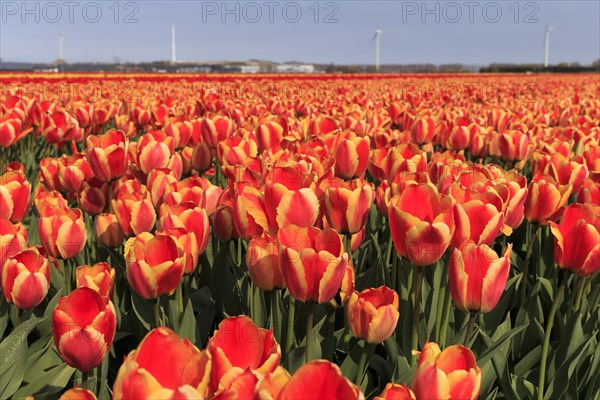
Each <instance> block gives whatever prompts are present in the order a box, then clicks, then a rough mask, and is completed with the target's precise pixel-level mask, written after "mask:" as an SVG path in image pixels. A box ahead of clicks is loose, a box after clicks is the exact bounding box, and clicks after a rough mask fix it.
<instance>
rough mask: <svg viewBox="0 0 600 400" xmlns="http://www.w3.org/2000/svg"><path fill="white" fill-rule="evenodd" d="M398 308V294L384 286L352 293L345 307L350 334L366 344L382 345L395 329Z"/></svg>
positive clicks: (398, 314)
mask: <svg viewBox="0 0 600 400" xmlns="http://www.w3.org/2000/svg"><path fill="white" fill-rule="evenodd" d="M398 306H399V300H398V294H397V293H396V292H395V291H394V290H392V289H390V288H388V287H385V286H381V287H379V288H377V289H366V290H363V291H362V292H360V293H359V292H354V293H353V294H352V295H351V296H350V299H349V300H348V304H347V305H346V315H347V318H348V325H349V326H350V329H351V330H352V334H353V335H354V336H356V337H357V338H360V339H364V340H365V341H366V342H367V343H371V344H379V343H382V342H383V341H384V340H386V339H387V338H389V337H390V336H391V335H392V333H394V329H396V324H397V323H398V317H399V316H400V313H399V311H398Z"/></svg>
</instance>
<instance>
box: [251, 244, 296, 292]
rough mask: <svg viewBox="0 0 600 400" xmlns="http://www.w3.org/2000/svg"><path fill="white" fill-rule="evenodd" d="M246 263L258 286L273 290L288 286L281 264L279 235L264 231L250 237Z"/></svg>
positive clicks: (252, 278) (253, 280)
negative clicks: (259, 234)
mask: <svg viewBox="0 0 600 400" xmlns="http://www.w3.org/2000/svg"><path fill="white" fill-rule="evenodd" d="M246 265H247V267H248V275H250V279H251V280H252V282H253V283H254V284H255V285H256V286H257V287H258V288H260V289H262V290H267V291H271V290H273V289H281V288H284V287H286V285H285V280H284V279H283V274H282V273H281V267H280V266H279V247H278V244H277V237H275V236H273V235H270V234H268V233H263V234H262V235H261V236H254V237H253V238H252V239H250V242H249V243H248V250H247V251H246Z"/></svg>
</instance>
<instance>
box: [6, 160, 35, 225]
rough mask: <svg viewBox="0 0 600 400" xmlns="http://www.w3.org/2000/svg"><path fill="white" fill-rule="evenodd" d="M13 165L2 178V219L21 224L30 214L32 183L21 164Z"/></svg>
mask: <svg viewBox="0 0 600 400" xmlns="http://www.w3.org/2000/svg"><path fill="white" fill-rule="evenodd" d="M11 165H12V167H11ZM11 165H9V168H8V169H7V170H6V172H5V173H4V175H2V176H0V218H6V219H9V220H10V222H12V223H16V222H21V220H23V218H25V216H27V213H28V212H29V204H30V201H29V196H30V195H31V183H29V181H27V177H26V176H25V174H24V172H23V171H22V170H21V168H20V167H22V165H21V164H20V163H11ZM23 169H24V168H23Z"/></svg>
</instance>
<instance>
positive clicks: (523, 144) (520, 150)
mask: <svg viewBox="0 0 600 400" xmlns="http://www.w3.org/2000/svg"><path fill="white" fill-rule="evenodd" d="M498 146H499V148H500V158H502V159H503V160H509V161H521V160H524V159H525V157H527V152H528V150H529V136H527V134H525V133H523V132H519V131H514V130H513V131H506V132H505V133H503V134H502V135H500V136H499V138H498Z"/></svg>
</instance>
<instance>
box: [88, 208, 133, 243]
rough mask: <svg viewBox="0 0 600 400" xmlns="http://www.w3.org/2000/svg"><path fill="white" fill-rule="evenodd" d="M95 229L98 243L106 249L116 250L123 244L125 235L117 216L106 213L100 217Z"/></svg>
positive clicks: (97, 218)
mask: <svg viewBox="0 0 600 400" xmlns="http://www.w3.org/2000/svg"><path fill="white" fill-rule="evenodd" d="M94 228H95V230H96V237H97V238H98V241H99V242H100V243H102V244H103V245H105V246H106V247H110V248H113V249H115V248H117V247H119V246H121V245H122V244H123V239H125V235H124V234H123V230H122V229H121V226H120V225H119V221H118V220H117V216H116V215H115V214H113V213H105V214H100V215H98V216H97V217H96V222H95V224H94Z"/></svg>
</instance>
